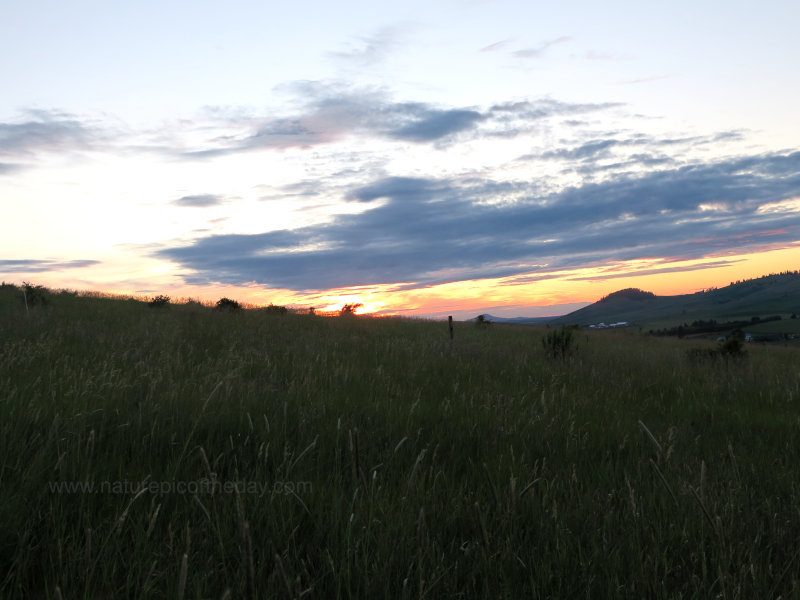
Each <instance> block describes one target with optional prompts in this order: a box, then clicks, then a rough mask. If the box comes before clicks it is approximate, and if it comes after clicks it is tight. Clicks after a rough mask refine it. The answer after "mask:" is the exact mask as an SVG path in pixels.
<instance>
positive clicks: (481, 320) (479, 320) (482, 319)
mask: <svg viewBox="0 0 800 600" xmlns="http://www.w3.org/2000/svg"><path fill="white" fill-rule="evenodd" d="M475 324H476V325H477V326H478V327H483V326H486V325H491V324H492V322H491V321H490V320H489V319H487V318H486V315H478V317H477V318H476V319H475Z"/></svg>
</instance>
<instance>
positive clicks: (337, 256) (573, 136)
mask: <svg viewBox="0 0 800 600" xmlns="http://www.w3.org/2000/svg"><path fill="white" fill-rule="evenodd" d="M798 23H800V3H797V2H796V1H794V0H791V1H790V0H785V1H775V0H765V1H762V2H760V3H757V4H756V3H753V2H737V1H731V0H728V1H725V2H721V1H716V0H708V1H703V2H697V1H696V0H695V1H693V2H687V1H684V0H675V1H673V2H669V3H663V2H662V3H645V2H633V1H613V0H611V1H607V2H602V3H598V2H594V1H577V2H570V1H564V2H558V3H555V2H541V1H538V2H537V1H530V0H528V1H524V2H522V1H501V0H498V1H489V0H441V1H436V2H431V1H430V0H428V1H426V2H419V1H417V0H410V1H407V2H403V3H391V5H390V4H389V3H380V2H354V1H349V0H344V1H342V2H336V3H331V2H317V1H313V2H303V1H298V2H292V3H289V2H281V3H278V2H271V1H264V0H261V1H238V0H228V1H226V2H224V3H223V2H211V1H204V0H192V1H191V2H190V1H185V0H159V1H158V2H154V1H149V0H142V1H140V2H125V3H123V2H108V1H99V0H97V1H83V0H75V1H72V2H61V1H53V0H24V1H23V0H0V57H2V58H0V81H3V82H4V83H3V86H2V90H3V91H2V94H0V210H1V212H0V279H2V280H4V281H7V282H12V283H17V284H19V283H21V282H23V281H29V282H32V283H34V284H39V285H46V286H48V287H53V288H56V289H74V290H96V291H104V292H109V293H118V294H133V295H139V296H143V297H148V296H154V295H157V294H166V295H169V296H171V297H172V298H173V299H179V298H198V299H202V300H206V301H215V300H216V299H218V298H220V297H223V296H225V297H231V298H235V299H237V300H239V301H242V302H248V303H253V304H269V303H274V304H282V305H290V306H294V307H299V308H304V307H312V306H313V307H315V308H317V309H328V310H334V309H336V308H338V307H340V306H341V305H342V304H343V303H346V302H347V303H351V302H357V303H362V304H363V305H364V306H363V308H361V309H360V310H361V311H362V312H372V313H376V314H402V315H411V316H413V315H416V316H427V317H433V318H438V317H443V316H445V315H454V316H455V317H456V318H469V317H472V316H475V315H476V314H479V313H481V312H489V313H491V314H493V315H496V316H542V315H555V314H564V313H567V312H570V311H571V310H574V309H576V308H578V307H580V306H583V305H584V304H585V303H588V302H594V301H596V300H598V299H599V298H601V297H602V296H604V295H607V294H608V293H610V292H612V291H615V290H618V289H622V288H626V287H638V288H642V289H646V290H648V291H652V292H655V293H656V294H664V295H671V294H681V293H692V292H696V291H698V290H702V289H706V288H709V287H717V286H723V285H727V284H728V283H730V282H731V281H736V280H740V279H746V278H749V277H757V276H760V275H765V274H767V273H771V272H778V271H783V270H789V269H791V270H795V269H798V268H800V147H798V142H799V141H800V113H798V111H797V105H798V97H799V96H800V69H798V68H797V64H796V63H797V57H800V36H798V35H797V34H796V29H797V24H798Z"/></svg>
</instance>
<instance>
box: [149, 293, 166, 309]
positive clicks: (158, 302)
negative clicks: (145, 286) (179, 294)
mask: <svg viewBox="0 0 800 600" xmlns="http://www.w3.org/2000/svg"><path fill="white" fill-rule="evenodd" d="M168 305H169V296H164V295H163V294H162V295H159V296H156V297H155V298H153V299H152V300H150V302H148V303H147V306H150V307H152V308H163V307H165V306H168Z"/></svg>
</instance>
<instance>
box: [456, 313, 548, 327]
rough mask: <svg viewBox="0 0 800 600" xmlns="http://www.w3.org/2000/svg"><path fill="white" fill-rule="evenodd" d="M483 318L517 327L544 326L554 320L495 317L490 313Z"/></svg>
mask: <svg viewBox="0 0 800 600" xmlns="http://www.w3.org/2000/svg"><path fill="white" fill-rule="evenodd" d="M482 316H483V318H484V320H485V321H489V322H491V323H511V324H516V325H544V324H546V323H549V322H550V321H552V320H553V317H495V316H494V315H490V314H488V313H484V314H483V315H482ZM469 321H470V322H472V323H475V322H477V321H478V317H475V318H474V319H469Z"/></svg>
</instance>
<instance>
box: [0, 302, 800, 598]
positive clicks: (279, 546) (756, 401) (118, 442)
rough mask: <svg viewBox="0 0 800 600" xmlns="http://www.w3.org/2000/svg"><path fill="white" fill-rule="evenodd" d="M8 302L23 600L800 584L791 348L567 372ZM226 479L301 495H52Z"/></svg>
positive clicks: (508, 341) (0, 428)
mask: <svg viewBox="0 0 800 600" xmlns="http://www.w3.org/2000/svg"><path fill="white" fill-rule="evenodd" d="M0 310H2V315H1V316H0V389H1V390H2V395H0V457H2V470H1V471H0V597H4V598H23V597H24V598H36V597H52V595H53V594H54V590H55V587H56V586H60V590H62V591H63V594H64V597H85V598H100V597H109V596H111V595H116V596H125V597H148V598H176V597H179V596H180V594H181V590H184V592H183V593H184V596H185V597H186V598H189V597H203V598H209V597H213V598H218V597H222V596H223V595H224V594H225V593H226V592H228V591H229V592H230V593H231V594H232V597H268V596H269V597H281V596H283V597H296V596H300V595H302V594H303V592H304V591H306V590H311V591H310V592H308V594H307V596H306V597H326V598H332V597H342V598H343V597H370V598H373V597H383V598H399V597H412V596H413V597H421V596H426V595H427V596H429V597H507V598H518V597H523V596H529V597H535V598H544V597H558V598H564V597H572V596H588V597H631V598H640V597H652V598H667V597H679V596H680V597H684V598H707V597H712V596H716V595H718V594H721V595H722V596H723V597H728V596H730V597H751V598H755V597H763V598H766V597H776V596H777V595H778V594H784V597H786V595H791V594H792V593H794V594H797V592H798V589H797V580H798V578H800V561H798V555H797V552H796V548H797V539H798V536H800V473H798V471H797V469H796V465H797V464H798V460H800V447H799V446H798V444H797V443H796V440H795V435H796V431H797V426H798V424H800V407H798V395H799V394H800V374H798V372H797V369H796V368H795V366H796V364H797V358H798V355H797V352H795V351H793V350H791V349H783V348H753V349H751V350H750V354H749V357H748V359H747V360H746V361H744V362H742V363H737V364H725V363H722V362H714V361H711V362H707V363H702V364H697V363H696V361H695V362H693V361H691V360H689V359H688V355H687V344H690V342H685V341H679V340H674V339H648V338H642V337H638V336H632V335H624V334H621V333H615V332H601V333H599V334H598V335H591V333H593V332H590V333H589V334H588V335H584V334H581V335H580V336H579V342H580V347H579V348H578V351H577V352H576V354H575V355H574V356H573V358H572V359H570V360H568V361H566V362H561V361H551V360H547V359H545V357H544V354H543V350H542V346H541V337H542V335H543V333H544V332H543V331H542V330H539V329H535V328H530V327H504V326H492V327H489V328H479V327H476V326H474V325H470V324H457V328H456V339H455V341H454V342H453V343H451V342H450V340H449V339H448V336H447V326H446V324H443V323H430V322H420V321H401V320H371V319H340V318H333V319H322V318H314V317H302V316H293V315H289V316H285V317H280V316H269V315H263V314H256V313H246V314H240V315H235V314H218V313H213V312H210V311H206V310H202V309H199V308H194V309H190V308H186V307H177V306H176V307H170V308H168V309H166V310H160V309H149V308H147V307H146V306H145V305H142V304H140V303H136V302H121V301H109V300H101V299H85V298H72V297H59V298H56V299H54V300H53V302H52V303H51V305H50V306H49V307H45V308H43V309H42V308H37V309H36V310H32V311H31V314H30V315H26V314H25V309H24V307H23V306H21V304H20V303H19V302H17V301H16V299H15V298H11V297H10V296H9V295H8V294H6V295H5V296H3V295H2V294H0ZM214 390H216V391H215V392H214ZM212 392H213V393H212ZM640 420H641V421H642V422H643V423H645V424H646V426H647V427H648V429H649V431H650V432H651V433H652V435H653V436H654V437H655V438H656V440H657V441H658V444H659V446H658V447H657V446H656V444H655V443H654V442H653V441H651V439H650V437H649V436H648V435H647V434H646V433H645V432H644V430H643V429H642V428H641V427H640V426H639V425H638V422H639V421H640ZM209 471H211V472H213V473H214V477H216V478H217V480H219V481H234V480H240V481H241V480H244V481H247V482H258V483H262V484H263V483H269V484H270V485H273V484H275V483H278V482H283V485H282V487H276V488H275V491H271V492H268V493H267V494H264V495H258V494H247V493H241V494H235V493H216V494H214V495H211V494H203V493H198V494H195V495H193V494H189V493H174V492H173V493H164V494H160V493H151V492H150V491H147V492H145V493H143V494H141V495H139V496H134V495H133V494H130V493H128V494H112V493H101V494H89V493H72V494H70V493H66V492H64V491H62V492H61V493H58V492H56V491H52V490H51V488H50V485H51V482H59V481H60V482H70V481H93V482H101V481H120V480H128V481H140V480H142V479H144V478H147V477H149V480H150V481H154V482H162V481H173V480H174V481H177V482H181V481H186V482H197V481H199V480H201V479H203V478H207V477H209ZM292 485H294V490H293V493H287V492H286V489H287V487H291V486H292Z"/></svg>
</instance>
